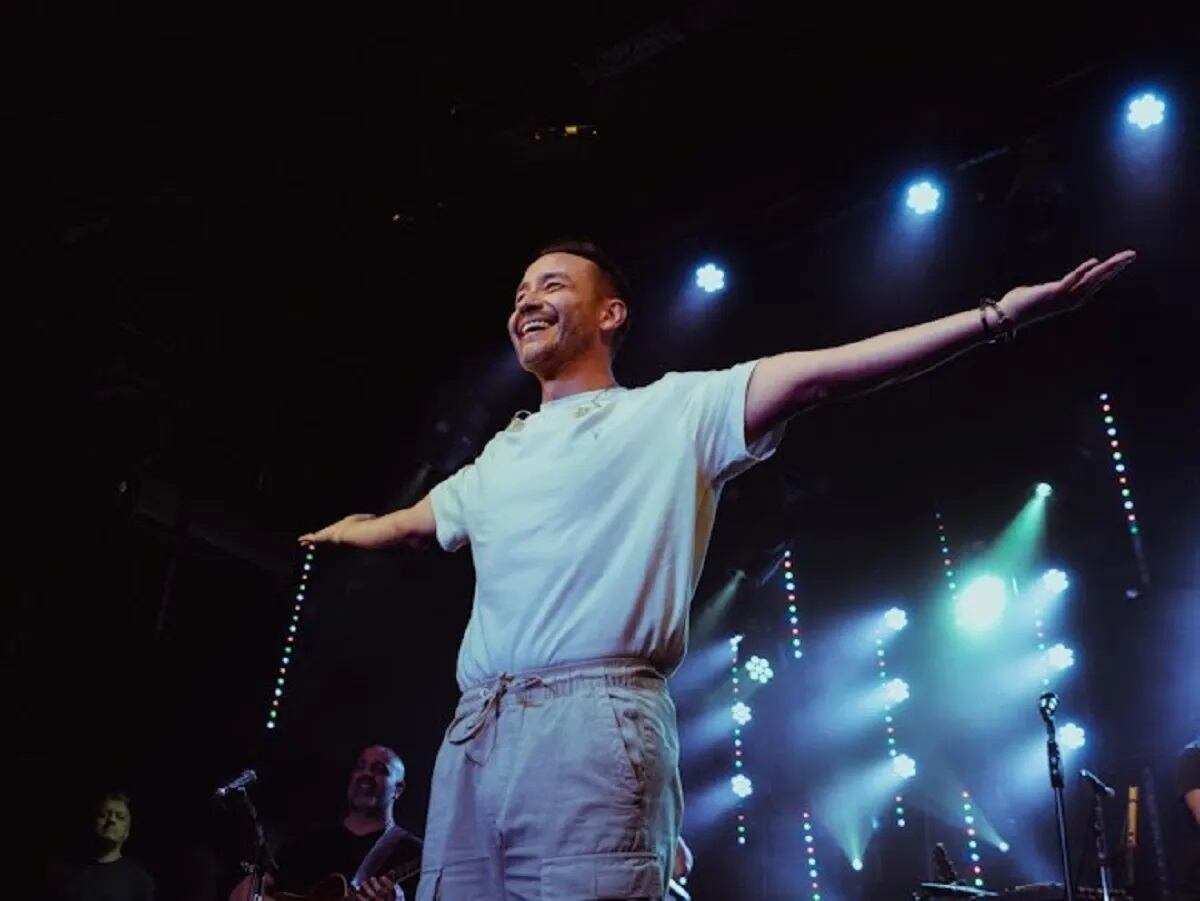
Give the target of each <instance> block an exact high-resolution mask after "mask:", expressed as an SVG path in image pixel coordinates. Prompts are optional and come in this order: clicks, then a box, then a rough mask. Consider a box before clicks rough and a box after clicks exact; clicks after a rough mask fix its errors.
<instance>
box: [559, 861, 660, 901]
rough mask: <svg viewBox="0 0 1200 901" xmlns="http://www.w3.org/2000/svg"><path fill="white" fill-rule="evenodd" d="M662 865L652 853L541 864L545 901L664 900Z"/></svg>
mask: <svg viewBox="0 0 1200 901" xmlns="http://www.w3.org/2000/svg"><path fill="white" fill-rule="evenodd" d="M666 882H667V880H666V878H665V877H664V876H663V868H662V864H660V863H659V860H658V857H657V856H656V855H654V854H652V853H650V852H649V851H632V852H620V853H613V854H577V855H574V856H572V857H550V858H547V859H546V860H544V861H542V868H541V897H542V899H543V901H599V899H612V901H616V899H621V898H662V897H663V892H664V891H665V887H666Z"/></svg>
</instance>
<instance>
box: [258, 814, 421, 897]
mask: <svg viewBox="0 0 1200 901" xmlns="http://www.w3.org/2000/svg"><path fill="white" fill-rule="evenodd" d="M395 828H396V831H397V835H395V836H394V837H395V839H396V845H395V847H394V849H393V850H392V851H391V853H389V854H388V855H387V856H386V858H385V859H384V860H383V861H382V862H381V863H380V865H379V866H376V867H373V868H372V869H373V872H371V873H370V874H368V875H371V876H380V875H382V874H384V873H386V872H387V871H388V870H391V869H393V868H394V867H397V866H400V865H402V864H405V863H408V862H409V861H419V860H420V859H421V840H420V839H419V838H417V837H416V836H415V835H413V834H412V833H411V832H407V831H405V830H403V829H400V828H399V827H395ZM381 835H383V830H382V829H381V830H379V831H378V832H371V833H368V834H367V835H355V834H354V833H353V832H351V831H350V830H349V829H347V828H346V827H345V825H343V824H342V823H338V824H336V825H334V826H321V827H317V828H314V829H309V830H308V831H307V832H304V833H302V834H301V835H299V836H296V837H295V838H293V839H291V840H289V841H286V842H284V843H283V845H282V847H280V849H279V853H278V854H276V855H275V857H276V860H277V861H278V863H279V874H278V876H277V877H276V885H277V886H278V888H279V890H280V891H285V892H296V893H298V894H302V893H304V892H307V891H309V890H310V889H311V888H312V887H313V886H314V885H316V884H317V883H318V882H320V881H321V880H322V879H323V878H325V877H326V876H328V875H329V874H330V873H341V874H342V875H343V876H345V877H346V879H347V881H349V880H350V879H353V878H354V874H355V873H356V872H358V868H359V866H360V865H361V864H362V862H363V859H364V858H365V857H366V856H367V853H368V852H369V851H370V850H371V849H372V848H373V847H375V842H377V841H378V840H379V837H380V836H381ZM401 886H402V887H403V888H404V889H405V891H406V892H409V896H410V897H411V891H410V890H415V887H416V878H415V877H414V878H413V879H410V880H406V881H405V882H402V883H401Z"/></svg>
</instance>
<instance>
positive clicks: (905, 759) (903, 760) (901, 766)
mask: <svg viewBox="0 0 1200 901" xmlns="http://www.w3.org/2000/svg"><path fill="white" fill-rule="evenodd" d="M892 772H893V773H895V774H896V775H897V776H899V777H900V778H901V779H911V778H912V777H913V776H915V775H917V762H916V761H915V760H913V759H912V758H911V757H909V756H908V755H907V754H897V755H896V756H895V757H893V758H892Z"/></svg>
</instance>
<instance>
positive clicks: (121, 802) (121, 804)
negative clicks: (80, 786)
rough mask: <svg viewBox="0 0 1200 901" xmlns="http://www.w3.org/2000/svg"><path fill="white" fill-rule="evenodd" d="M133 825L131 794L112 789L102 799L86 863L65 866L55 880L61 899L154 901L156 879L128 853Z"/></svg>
mask: <svg viewBox="0 0 1200 901" xmlns="http://www.w3.org/2000/svg"><path fill="white" fill-rule="evenodd" d="M132 825H133V814H132V811H131V809H130V804H129V796H128V795H126V794H125V793H124V792H109V793H108V794H106V795H105V796H104V797H103V798H101V799H100V803H99V804H98V805H97V807H96V810H95V817H94V819H93V821H92V833H91V835H90V836H89V848H88V852H89V853H88V854H87V856H86V860H85V862H84V863H82V864H77V865H74V866H64V867H62V868H61V870H60V872H59V873H58V874H57V875H56V877H55V878H54V879H53V882H54V883H55V884H56V885H55V890H54V891H53V893H52V894H53V896H54V897H56V898H58V899H61V901H153V899H154V880H153V879H152V878H151V877H150V874H149V873H147V872H146V871H145V870H144V869H143V868H142V867H141V866H140V865H139V864H138V863H137V862H135V861H133V860H130V859H129V858H128V857H126V856H125V843H126V842H127V841H129V833H130V829H131V827H132Z"/></svg>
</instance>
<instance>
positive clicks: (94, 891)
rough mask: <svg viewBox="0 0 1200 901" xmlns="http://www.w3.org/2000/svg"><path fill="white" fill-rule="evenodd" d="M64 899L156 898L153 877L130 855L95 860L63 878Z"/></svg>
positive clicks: (127, 900) (132, 900) (120, 900)
mask: <svg viewBox="0 0 1200 901" xmlns="http://www.w3.org/2000/svg"><path fill="white" fill-rule="evenodd" d="M58 897H59V898H61V899H62V901H153V899H154V880H153V879H151V878H150V874H149V873H147V872H146V871H145V870H143V869H142V868H141V867H140V866H138V865H137V864H136V863H134V862H133V861H132V860H130V859H129V858H128V857H119V858H117V859H116V860H114V861H112V863H100V862H98V861H92V862H91V863H86V864H84V865H83V866H81V867H79V868H78V869H75V870H74V871H73V872H72V873H71V874H70V875H69V876H68V877H67V878H66V880H65V881H64V883H63V886H62V888H61V890H60V891H59V893H58Z"/></svg>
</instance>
